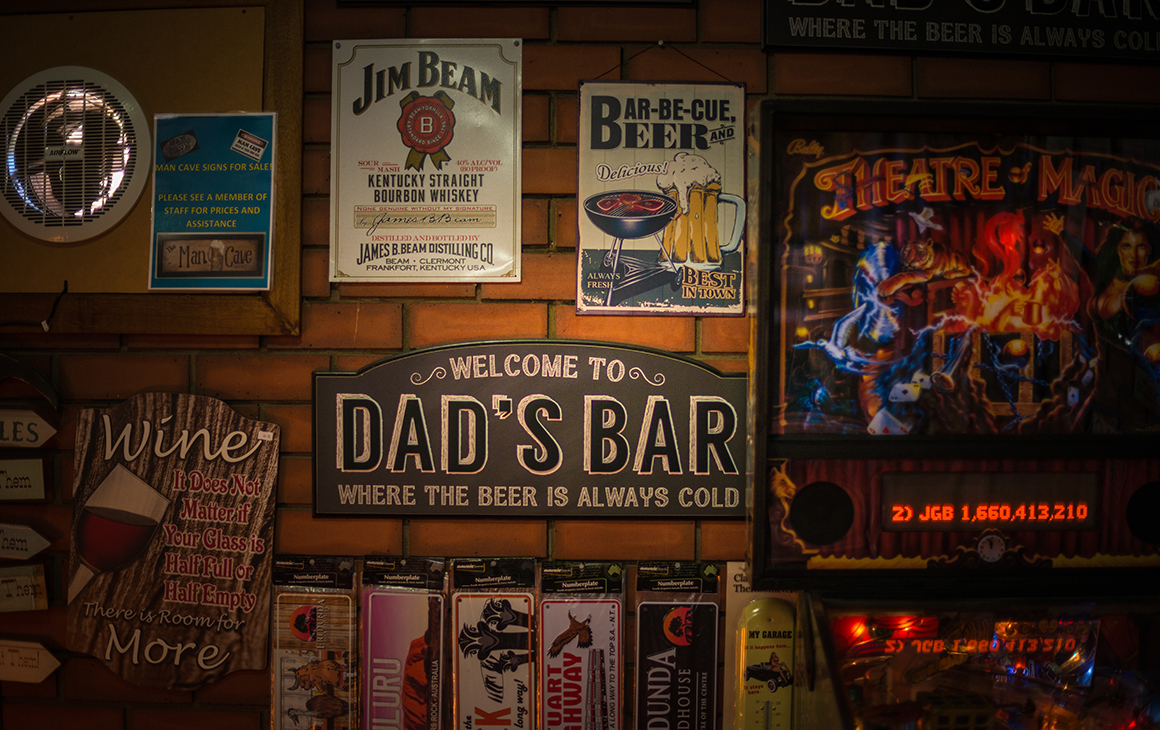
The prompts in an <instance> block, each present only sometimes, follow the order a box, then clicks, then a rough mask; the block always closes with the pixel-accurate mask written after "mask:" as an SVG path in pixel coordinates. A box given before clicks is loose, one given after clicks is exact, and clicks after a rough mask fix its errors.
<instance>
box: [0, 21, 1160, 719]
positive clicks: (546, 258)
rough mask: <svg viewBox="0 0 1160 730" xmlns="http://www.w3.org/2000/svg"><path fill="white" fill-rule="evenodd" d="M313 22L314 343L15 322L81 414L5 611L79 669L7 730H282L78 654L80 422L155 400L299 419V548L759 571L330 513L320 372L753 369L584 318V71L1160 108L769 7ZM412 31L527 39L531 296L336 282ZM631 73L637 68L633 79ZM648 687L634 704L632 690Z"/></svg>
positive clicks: (665, 529)
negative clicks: (662, 359) (352, 128)
mask: <svg viewBox="0 0 1160 730" xmlns="http://www.w3.org/2000/svg"><path fill="white" fill-rule="evenodd" d="M106 4H108V5H110V6H112V5H115V3H106ZM117 6H118V7H120V5H117ZM305 12H306V17H305V74H304V79H305V81H304V130H303V140H302V154H303V170H304V172H303V180H302V190H301V195H302V211H303V216H302V252H301V255H302V330H301V335H299V336H279V337H258V336H212V335H200V336H180V335H164V336H149V335H123V334H119V333H116V332H99V333H89V334H84V335H54V334H43V333H40V332H36V331H32V330H28V331H21V330H15V329H12V328H3V329H0V350H2V351H5V352H8V353H10V354H14V355H16V356H18V357H20V358H21V359H23V360H25V361H27V362H28V363H30V364H31V365H32V366H33V367H35V368H36V369H37V370H39V371H40V372H41V373H42V374H43V375H44V376H45V377H46V378H48V379H49V380H50V381H51V382H52V383H53V385H54V386H55V387H56V388H57V389H58V390H59V392H60V394H61V397H62V400H63V405H62V418H61V420H62V423H61V426H60V432H59V433H58V434H57V435H56V436H55V437H54V438H53V439H52V441H51V442H50V444H49V446H48V450H47V456H48V458H49V461H50V462H51V465H52V475H51V482H50V487H49V492H50V493H49V495H48V497H47V499H46V500H45V501H44V502H42V503H36V504H11V503H5V504H3V505H2V506H0V512H2V513H3V515H4V518H3V519H4V521H11V522H17V523H24V524H29V525H32V526H34V527H36V528H37V529H38V530H39V531H41V532H42V533H43V534H45V535H46V536H47V537H48V538H49V539H50V540H52V541H53V544H52V546H51V547H50V548H49V549H48V551H47V552H46V553H45V554H44V556H45V557H44V558H43V560H44V561H46V563H47V572H48V582H49V594H50V599H51V600H50V608H49V610H48V611H39V612H24V613H7V614H4V615H3V622H4V629H3V633H4V635H6V636H19V637H23V638H31V639H35V640H40V641H43V642H45V643H46V645H48V646H49V647H51V648H53V649H54V650H56V652H57V655H58V656H59V657H60V658H61V659H62V664H63V665H62V667H61V668H60V669H59V670H58V671H57V672H56V673H54V674H53V675H52V676H50V677H49V678H48V679H47V680H45V681H44V682H42V683H40V684H35V685H29V684H21V683H13V682H5V683H3V684H2V685H0V700H2V703H3V711H2V715H0V719H2V723H3V724H2V727H3V728H4V730H32V729H33V728H36V729H39V728H42V727H46V726H48V727H83V728H90V729H93V730H105V729H106V728H108V729H109V730H120V729H122V728H130V729H131V730H136V729H137V728H142V729H144V728H154V727H159V726H165V727H169V728H173V729H174V730H178V729H180V728H194V727H197V728H204V727H214V728H218V729H219V730H234V729H235V728H236V729H238V730H253V729H255V728H259V727H266V726H268V724H269V710H268V707H269V701H270V691H269V686H268V685H269V680H268V674H267V673H266V672H261V671H259V672H242V673H239V674H236V675H232V676H231V677H229V678H227V679H226V680H224V681H222V682H220V683H218V684H216V685H214V686H211V687H208V688H206V689H203V690H199V691H196V692H167V691H158V690H147V689H141V688H138V687H135V686H132V685H129V684H127V683H125V682H122V681H121V680H119V679H118V678H117V677H115V676H114V675H112V674H111V673H110V672H108V671H107V670H105V669H104V668H103V667H102V665H101V664H100V663H99V662H97V661H96V660H95V659H92V658H89V657H84V656H72V655H70V654H69V653H68V652H67V651H64V645H65V613H66V609H65V605H64V600H63V597H62V595H63V587H62V576H63V575H65V574H66V571H65V568H66V566H65V565H64V563H65V561H66V558H67V553H68V540H69V539H70V538H69V533H70V521H71V510H72V472H73V468H72V458H73V455H72V449H73V447H74V436H75V434H74V431H75V424H76V419H77V414H78V412H79V410H80V409H82V408H86V407H94V406H96V407H105V406H111V405H114V404H116V403H118V402H120V401H121V400H123V399H125V398H127V397H129V396H131V395H133V394H135V393H138V392H143V391H169V392H180V393H195V394H200V395H208V396H213V397H216V398H220V399H222V400H225V401H226V402H228V403H229V404H231V405H232V406H233V407H234V408H236V409H237V410H238V411H240V412H241V413H243V414H244V415H247V416H249V417H253V418H260V419H262V420H267V421H273V422H275V423H278V424H279V425H280V426H281V427H282V449H283V455H282V459H281V468H280V473H279V484H278V504H279V513H278V522H277V537H276V549H277V550H278V551H289V552H314V553H323V554H363V553H371V552H375V553H384V554H389V555H400V554H410V555H435V556H448V557H456V556H474V555H479V554H481V552H486V553H488V554H493V555H513V556H535V557H539V558H567V559H573V558H583V559H600V558H605V559H619V560H627V561H636V560H644V559H681V560H688V559H695V558H699V559H704V560H714V561H725V560H740V559H743V558H744V554H745V525H744V522H743V521H740V520H732V521H720V520H703V521H681V520H661V521H652V520H647V521H646V520H582V519H576V520H544V519H528V520H452V519H405V520H404V519H363V520H341V521H339V520H326V519H312V518H311V513H310V502H311V454H310V449H311V419H310V387H311V380H310V374H311V373H312V372H314V371H317V370H354V369H357V368H359V367H361V366H363V365H365V364H367V363H370V362H373V361H375V360H377V359H380V358H382V357H385V356H389V355H393V354H397V353H400V352H405V351H408V350H412V349H416V348H422V347H428V346H431V345H438V344H443V343H451V342H459V341H467V340H480V339H510V338H568V339H592V340H605V341H612V342H620V343H628V344H634V345H643V346H648V347H653V348H658V349H662V350H668V351H673V352H678V353H680V354H682V355H688V356H691V357H693V358H696V359H699V360H703V361H705V362H708V363H710V364H712V365H714V366H716V367H718V368H721V369H722V370H727V371H743V370H744V369H745V368H746V354H747V353H746V348H747V331H748V322H747V320H744V319H724V318H703V319H701V318H692V317H689V318H680V317H658V318H645V317H593V316H588V317H577V316H576V315H575V311H574V306H575V292H574V288H575V286H574V281H575V271H574V267H575V265H576V261H575V245H576V216H577V206H576V152H575V142H576V126H577V123H576V119H577V117H576V115H577V103H576V84H577V82H578V81H579V80H580V79H585V78H593V77H596V76H600V75H602V74H605V73H606V72H608V71H610V70H612V73H609V74H608V75H607V76H604V78H608V79H615V78H626V79H650V80H703V81H716V80H719V78H718V77H717V76H715V75H714V74H712V73H711V72H709V71H707V70H706V69H705V68H704V67H703V66H701V65H698V63H696V62H699V63H700V64H704V65H705V66H708V67H711V68H713V69H716V70H717V71H719V72H720V73H722V74H724V75H725V76H728V77H729V78H731V79H733V80H735V81H744V82H745V83H746V85H747V88H748V93H749V96H750V100H751V101H754V100H757V99H760V98H765V97H777V98H794V97H819V96H822V97H830V98H838V99H848V100H850V101H852V102H857V100H858V99H860V98H865V97H876V98H882V97H894V98H904V99H905V98H956V99H978V100H979V103H987V101H988V100H1010V99H1030V100H1036V101H1042V102H1051V101H1069V102H1078V101H1083V102H1095V103H1140V104H1143V105H1149V104H1157V103H1160V68H1156V67H1146V66H1112V65H1097V64H1091V65H1088V64H1081V63H1074V62H1066V63H1064V62H1049V61H1039V60H992V59H948V58H911V57H905V56H892V55H885V54H882V55H845V54H842V55H835V54H814V53H774V54H766V53H764V52H763V51H762V50H761V47H760V2H759V0H698V1H697V2H696V3H695V4H694V7H691V8H671V7H670V8H647V9H646V8H632V7H628V8H620V7H617V8H580V7H560V8H556V7H539V6H537V7H520V8H486V9H485V8H473V7H454V8H448V7H415V8H402V7H392V8H365V9H363V8H347V9H338V8H337V7H336V6H335V3H334V0H306V11H305ZM404 36H412V37H488V36H499V37H522V38H523V39H525V42H526V44H525V46H524V111H523V133H524V162H523V181H524V182H523V184H524V198H523V211H522V213H523V235H524V246H523V267H524V281H523V283H521V284H519V285H501V284H485V285H474V284H413V285H402V284H398V285H375V284H347V285H341V286H337V285H331V284H330V283H329V282H328V281H327V255H328V251H327V246H328V233H327V231H328V215H329V200H328V193H329V189H330V181H329V169H330V163H329V143H330V83H331V65H330V41H332V40H334V39H346V38H390V37H404ZM658 40H663V41H664V42H665V45H666V46H675V47H679V48H681V50H682V51H684V52H685V53H686V54H688V56H690V57H692V59H695V61H696V62H694V61H693V60H690V59H689V58H686V57H685V56H683V55H680V54H678V53H676V52H675V51H673V50H671V48H653V49H652V50H648V51H647V52H645V53H642V54H640V55H636V54H638V53H640V52H641V51H644V50H645V49H647V48H649V47H650V44H654V43H655V42H656V41H658ZM622 62H623V63H625V64H626V65H624V66H622V67H621V68H620V69H619V70H613V69H616V67H617V66H618V64H621V63H622ZM1153 111H1154V110H1152V109H1151V108H1147V107H1146V108H1143V109H1142V112H1143V113H1146V114H1147V113H1153ZM356 322H357V323H358V326H357V327H355V326H354V325H355V323H356ZM36 398H37V396H36V394H35V393H34V392H32V391H31V390H30V389H29V388H28V387H26V386H24V385H23V384H22V383H20V382H19V381H15V380H7V381H3V382H0V405H2V404H3V403H5V402H7V403H11V402H25V401H27V400H30V399H31V400H35V399H36ZM38 559H39V558H38ZM627 684H628V685H631V682H628V683H627ZM626 690H627V691H628V692H629V695H630V696H631V686H627V687H626ZM626 704H630V703H626Z"/></svg>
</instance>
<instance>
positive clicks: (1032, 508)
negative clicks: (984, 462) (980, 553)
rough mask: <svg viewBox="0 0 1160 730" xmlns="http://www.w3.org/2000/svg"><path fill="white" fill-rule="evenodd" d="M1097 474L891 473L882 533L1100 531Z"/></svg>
mask: <svg viewBox="0 0 1160 730" xmlns="http://www.w3.org/2000/svg"><path fill="white" fill-rule="evenodd" d="M1099 504H1100V485H1099V477H1098V475H1097V474H1095V473H1087V472H1083V473H1061V472H1053V473H1047V472H1036V473H1010V472H1003V473H997V472H986V473H980V472H974V473H942V472H938V473H935V472H890V473H886V474H883V475H882V529H883V530H887V531H892V532H951V531H956V530H981V529H985V528H988V527H995V528H999V529H1003V530H1005V531H1018V530H1095V529H1099V522H1098V518H1099Z"/></svg>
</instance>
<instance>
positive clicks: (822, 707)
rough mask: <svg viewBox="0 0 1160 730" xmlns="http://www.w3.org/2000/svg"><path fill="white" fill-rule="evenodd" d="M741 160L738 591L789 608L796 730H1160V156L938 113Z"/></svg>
mask: <svg viewBox="0 0 1160 730" xmlns="http://www.w3.org/2000/svg"><path fill="white" fill-rule="evenodd" d="M1113 120H1114V121H1113ZM749 135H750V155H751V157H750V165H749V176H750V180H749V182H750V185H749V193H750V211H751V215H750V222H749V225H750V229H749V237H748V240H749V242H750V243H749V255H748V271H747V273H748V276H749V279H750V282H751V286H750V312H751V316H752V317H753V318H754V326H753V327H752V328H751V337H752V342H751V353H752V355H751V361H750V362H751V373H750V376H751V377H750V389H751V390H750V399H751V400H750V406H751V407H750V418H751V419H752V421H753V423H751V424H750V431H749V432H750V433H751V434H754V438H753V442H752V459H751V462H750V464H751V476H752V477H753V489H752V503H751V510H750V516H751V524H750V531H749V532H750V561H751V564H750V576H751V578H752V580H753V583H754V587H755V588H758V589H763V590H782V589H791V590H797V591H798V595H799V604H798V611H797V617H796V621H797V644H796V653H797V656H796V657H795V662H794V667H795V669H794V721H795V725H794V726H795V727H796V728H798V730H809V729H812V728H820V729H822V730H831V729H832V728H865V729H866V730H885V729H887V728H890V729H894V728H915V729H920V728H948V729H950V728H955V729H961V730H968V729H969V730H983V729H984V728H986V729H987V730H1001V729H1009V730H1032V729H1034V730H1046V729H1047V728H1059V729H1061V730H1062V729H1065V728H1066V729H1072V728H1074V729H1075V730H1081V729H1083V730H1088V729H1092V730H1097V729H1098V730H1120V729H1123V730H1127V729H1129V728H1132V729H1142V728H1160V694H1157V693H1158V692H1160V548H1158V545H1160V448H1158V447H1160V439H1158V434H1160V225H1158V222H1160V138H1157V136H1156V134H1155V132H1154V131H1151V130H1149V129H1148V127H1147V125H1146V123H1145V120H1135V119H1134V117H1133V115H1131V114H1128V113H1126V112H1125V110H1117V109H1109V108H1108V107H1100V108H1098V109H1097V108H1086V107H1078V106H1076V107H1069V106H1061V105H1052V106H1051V108H1050V110H1048V109H1046V108H1045V107H1043V106H1042V105H1040V106H1037V105H1034V104H1025V103H1018V104H1011V105H1006V106H1003V105H999V106H997V105H994V104H990V105H986V106H983V105H970V104H959V103H950V102H947V103H921V104H920V103H917V102H900V103H885V102H884V103H880V104H859V105H858V108H857V109H850V108H848V107H844V106H843V105H840V104H834V103H800V102H789V103H786V102H780V101H765V102H762V104H761V105H760V106H759V107H758V108H757V109H755V110H754V114H753V115H752V118H751V123H750V128H749ZM754 201H756V202H754Z"/></svg>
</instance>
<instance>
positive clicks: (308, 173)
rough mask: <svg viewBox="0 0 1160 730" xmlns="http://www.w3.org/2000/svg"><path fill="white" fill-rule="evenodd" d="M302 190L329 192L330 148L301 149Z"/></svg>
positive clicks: (309, 193) (319, 192) (314, 193)
mask: <svg viewBox="0 0 1160 730" xmlns="http://www.w3.org/2000/svg"><path fill="white" fill-rule="evenodd" d="M302 192H303V193H304V194H305V195H324V194H325V195H329V194H330V150H329V149H326V150H302Z"/></svg>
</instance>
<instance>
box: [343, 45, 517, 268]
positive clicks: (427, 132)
mask: <svg viewBox="0 0 1160 730" xmlns="http://www.w3.org/2000/svg"><path fill="white" fill-rule="evenodd" d="M333 51H334V53H333V58H334V93H333V104H334V107H333V116H334V119H333V125H332V132H331V135H332V136H331V171H330V173H331V175H330V180H331V183H330V184H331V191H330V201H331V209H330V220H331V233H330V280H331V281H338V282H346V283H349V282H360V281H371V282H396V281H410V282H447V281H488V282H518V281H519V280H520V211H521V199H520V196H521V190H520V184H521V183H520V164H521V163H520V149H521V144H522V141H521V132H520V125H521V118H520V114H521V101H520V99H521V97H520V93H521V92H520V84H521V72H520V69H521V59H522V46H521V42H520V41H518V40H512V39H489V40H440V41H425V40H414V39H407V40H381V41H374V40H372V41H367V40H361V41H336V42H335V43H334V49H333Z"/></svg>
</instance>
